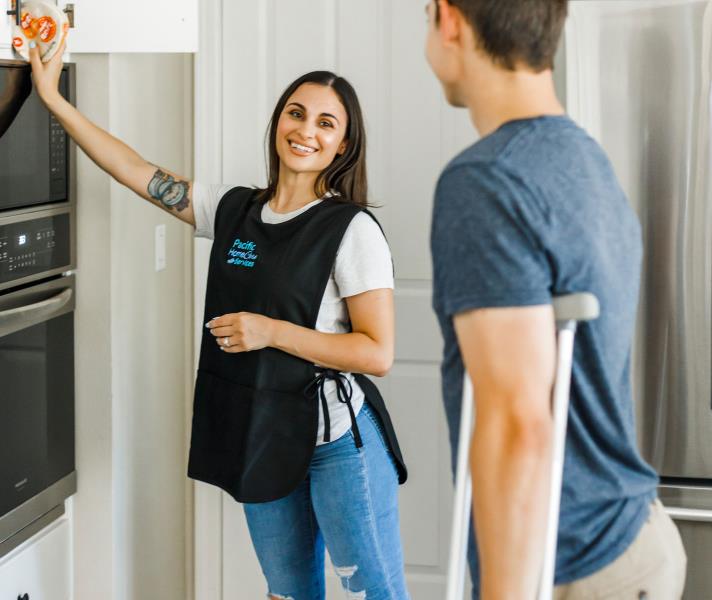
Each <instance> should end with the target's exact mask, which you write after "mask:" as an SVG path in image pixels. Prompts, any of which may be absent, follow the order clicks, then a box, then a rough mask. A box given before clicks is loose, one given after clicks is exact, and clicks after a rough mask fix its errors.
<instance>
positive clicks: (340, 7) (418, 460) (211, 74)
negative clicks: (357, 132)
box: [195, 0, 476, 600]
mask: <svg viewBox="0 0 712 600" xmlns="http://www.w3.org/2000/svg"><path fill="white" fill-rule="evenodd" d="M202 11H203V18H204V21H203V25H202V27H203V29H202V30H201V31H203V32H205V31H206V30H208V31H210V38H211V39H209V40H206V39H205V36H203V37H201V50H200V53H199V54H198V56H197V72H196V83H197V85H198V86H199V87H198V89H197V92H196V141H197V147H196V176H197V177H198V178H203V179H205V178H206V177H207V178H215V177H219V179H220V180H221V181H223V182H227V183H235V184H242V185H250V184H260V185H262V184H264V181H265V164H264V163H265V153H264V145H263V143H264V135H265V131H266V128H267V121H268V119H269V117H270V115H271V112H272V109H273V107H274V104H275V102H276V100H277V98H278V96H279V94H280V93H281V91H282V90H283V89H284V88H285V87H286V86H287V85H288V84H289V83H290V82H291V81H292V80H294V79H296V78H297V77H298V76H300V75H302V74H303V73H305V72H307V71H312V70H317V69H330V70H336V72H337V73H339V74H340V75H343V76H344V77H346V78H347V79H349V80H350V81H351V83H352V84H353V85H354V87H355V88H356V91H357V92H358V94H359V97H360V100H361V104H362V108H363V110H364V114H365V119H366V124H367V133H368V161H369V177H370V184H371V201H372V202H373V203H375V204H377V205H381V206H382V208H379V209H377V210H376V211H375V212H376V215H377V217H378V218H379V219H380V220H381V222H382V223H383V225H384V227H385V229H386V233H387V235H388V238H389V241H390V244H391V248H392V251H393V256H394V261H395V267H396V278H397V283H396V312H397V349H396V364H395V366H394V368H393V370H392V372H391V374H390V375H389V376H388V377H387V378H385V379H383V380H381V381H379V382H378V383H379V385H380V387H381V389H382V390H383V392H384V395H385V398H386V402H387V403H388V404H389V406H390V410H391V413H392V416H393V418H394V421H395V425H396V428H397V431H398V433H399V437H400V440H401V445H402V447H403V451H404V453H405V457H406V461H407V462H408V466H409V469H410V479H409V481H408V483H407V484H406V485H405V486H404V487H402V488H401V528H402V532H403V540H404V548H405V559H406V569H407V573H408V581H409V588H410V591H411V594H412V596H413V598H414V600H432V599H433V598H441V597H444V594H445V591H444V590H445V587H444V581H445V573H446V566H447V550H448V546H447V542H448V536H449V527H450V504H451V497H452V492H451V487H452V486H451V477H450V468H449V464H450V460H449V448H448V441H447V429H446V426H445V418H444V413H443V409H442V404H441V399H440V376H439V367H438V363H439V360H440V353H441V347H442V344H441V340H440V335H439V331H438V328H437V324H436V321H435V318H434V316H433V314H432V311H431V308H430V301H431V300H430V297H431V293H430V290H431V267H430V255H429V224H430V213H431V210H432V196H433V191H434V186H435V182H436V180H437V176H438V173H439V172H440V170H441V169H442V168H443V166H444V165H445V164H446V162H447V161H448V160H449V159H450V158H451V157H452V156H454V155H455V154H456V153H457V152H458V151H459V150H460V149H462V148H464V147H465V146H466V145H469V144H471V143H472V142H474V141H475V139H476V134H475V132H474V130H473V128H472V126H471V124H470V122H469V118H468V115H467V114H466V113H464V112H463V111H455V110H454V109H451V108H450V107H448V106H447V105H446V103H445V101H444V99H443V96H442V93H441V91H440V87H439V84H438V83H437V81H436V80H435V78H434V77H433V75H432V74H431V73H430V70H429V68H428V66H427V64H426V62H425V59H424V50H423V48H424V41H425V33H426V18H425V14H424V11H423V3H422V2H413V1H412V0H359V1H358V2H354V1H353V0H314V1H313V2H308V3H296V2H294V1H293V0H259V1H257V0H230V1H229V2H228V1H227V0H222V1H221V0H209V1H207V2H206V3H205V5H204V6H203V8H202ZM216 27H219V30H216ZM216 36H217V37H216ZM216 65H221V67H222V68H221V69H219V68H217V66H216ZM216 111H217V112H216ZM203 127H205V128H208V127H212V130H211V132H212V134H211V135H207V134H206V133H205V132H204V131H201V128H203ZM206 131H207V129H206ZM216 161H220V164H219V165H216V164H215V163H216ZM207 251H208V247H207V246H206V245H203V244H202V243H201V244H200V245H199V246H198V247H197V252H196V278H195V279H196V282H198V286H200V282H202V281H204V279H205V272H206V269H207ZM202 293H203V291H202V289H198V290H197V291H196V295H197V296H196V297H198V298H199V297H201V296H202ZM196 305H197V306H196V331H200V329H199V327H200V324H201V322H202V309H201V306H200V301H199V302H197V303H196ZM217 562H219V564H220V566H219V567H216V563H217ZM328 582H329V583H328V586H329V597H330V598H338V597H341V593H340V591H339V585H338V583H337V580H336V579H335V578H333V577H329V578H328ZM264 592H265V584H264V580H263V578H262V575H261V572H260V570H259V566H258V564H257V561H256V559H255V557H254V552H253V551H252V548H251V543H250V540H249V536H248V533H247V529H246V526H245V523H244V518H243V514H242V509H241V507H240V506H239V505H237V504H236V503H235V502H234V501H233V500H232V499H231V498H230V497H229V496H227V495H223V494H221V493H220V492H218V491H216V490H215V489H214V488H210V487H209V486H202V485H199V486H197V488H196V600H214V598H216V597H221V598H223V599H225V600H228V599H237V598H240V599H241V598H257V597H261V596H262V595H263V594H264Z"/></svg>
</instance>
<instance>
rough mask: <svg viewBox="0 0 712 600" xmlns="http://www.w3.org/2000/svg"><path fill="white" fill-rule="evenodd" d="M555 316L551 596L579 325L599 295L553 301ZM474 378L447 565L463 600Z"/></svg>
mask: <svg viewBox="0 0 712 600" xmlns="http://www.w3.org/2000/svg"><path fill="white" fill-rule="evenodd" d="M553 305H554V315H555V318H556V338H557V352H556V354H557V358H556V379H555V381H554V392H553V397H552V414H553V418H554V440H553V448H552V465H551V485H550V490H549V504H548V509H547V526H546V538H545V539H546V542H545V549H544V564H543V566H542V571H541V575H540V579H539V590H538V594H537V599H538V600H551V599H552V597H553V593H554V565H555V562H556V538H557V532H558V529H559V504H560V500H561V479H562V476H563V471H564V445H565V443H566V424H567V420H568V412H569V388H570V385H571V366H572V361H573V351H574V336H575V334H576V324H577V323H578V322H579V321H591V320H593V319H596V318H597V317H598V313H599V306H598V300H597V299H596V297H595V296H594V295H593V294H588V293H583V294H571V295H568V296H560V297H558V298H555V299H554V301H553ZM473 413H474V402H473V394H472V383H471V381H470V378H469V377H468V376H467V372H465V377H464V381H463V386H462V412H461V416H460V438H459V444H458V448H457V465H456V471H455V482H456V484H455V501H454V510H453V518H452V536H451V538H450V563H449V565H448V579H447V596H446V598H447V600H463V596H464V593H465V571H466V569H467V540H468V535H469V530H470V515H471V512H472V478H471V476H470V469H469V465H468V460H469V449H470V440H471V437H472V427H473V424H474V415H473Z"/></svg>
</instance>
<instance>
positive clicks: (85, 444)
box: [72, 55, 192, 600]
mask: <svg viewBox="0 0 712 600" xmlns="http://www.w3.org/2000/svg"><path fill="white" fill-rule="evenodd" d="M75 58H76V62H77V97H78V106H79V108H80V110H82V111H83V112H84V113H85V114H86V115H87V116H88V117H89V118H90V119H92V120H94V121H95V122H96V123H97V124H98V125H100V126H102V127H104V128H107V129H108V130H110V131H111V132H112V133H113V134H114V135H116V136H117V137H119V138H120V139H122V140H124V141H125V142H126V143H128V144H129V145H130V146H132V147H134V148H135V149H136V150H137V151H138V152H139V153H141V154H142V155H143V156H144V157H145V158H146V159H147V160H150V161H152V162H155V163H156V164H158V165H161V166H164V167H166V168H168V169H171V170H175V171H177V172H179V173H185V175H186V176H190V175H191V167H192V165H191V156H192V139H191V131H192V58H191V57H189V56H184V55H81V56H79V55H76V56H75ZM78 155H79V159H78V174H77V179H78V182H79V190H78V233H79V238H78V277H77V279H78V292H77V302H78V306H77V313H76V329H77V331H76V335H77V337H76V347H77V355H76V372H77V470H78V473H79V492H78V493H77V495H76V496H75V497H74V499H73V506H72V513H73V519H74V556H75V560H74V577H75V600H89V599H91V600H93V599H95V598H106V599H116V600H144V599H145V600H149V599H150V600H157V599H165V600H169V599H170V600H176V599H179V598H187V597H188V593H187V591H186V590H188V589H189V588H190V587H191V585H190V572H191V569H190V564H191V563H192V558H191V557H190V556H189V554H190V553H189V552H188V549H189V548H190V544H191V540H190V537H191V528H190V526H189V525H188V524H187V516H186V515H187V514H188V512H189V510H190V498H191V487H190V484H189V483H188V481H187V479H186V476H185V469H186V455H187V426H186V423H187V417H188V407H189V400H190V391H191V389H192V366H191V364H192V363H191V354H192V351H191V339H192V336H191V331H190V321H191V317H190V314H191V309H192V302H191V289H192V278H191V272H190V265H191V246H192V243H191V239H192V238H191V232H190V230H189V229H188V228H187V227H186V226H185V225H183V224H181V223H179V222H178V221H177V220H176V219H173V218H172V217H170V215H168V214H166V213H163V212H162V211H160V210H159V209H156V208H155V207H152V206H150V205H149V204H148V203H146V202H144V201H143V200H141V199H139V198H138V197H136V196H135V195H134V194H133V193H131V192H130V191H128V190H126V189H125V188H122V187H121V186H119V185H118V184H116V183H115V182H111V181H110V179H109V177H108V176H107V175H105V174H104V173H103V172H101V171H100V170H99V169H98V168H97V167H96V166H95V165H94V164H93V163H91V161H89V159H88V158H87V157H86V156H85V155H83V154H82V153H81V152H80V153H78ZM160 223H165V225H166V227H167V259H168V262H167V268H166V270H165V271H162V272H159V273H156V272H154V270H153V260H154V258H153V255H154V227H155V225H157V224H160Z"/></svg>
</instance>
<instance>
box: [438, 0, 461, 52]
mask: <svg viewBox="0 0 712 600" xmlns="http://www.w3.org/2000/svg"><path fill="white" fill-rule="evenodd" d="M435 1H436V2H437V3H438V7H439V8H440V23H439V25H438V29H440V35H441V36H442V40H443V43H444V44H446V45H447V44H450V43H453V42H454V43H458V42H459V40H460V37H461V31H460V30H461V27H462V18H463V17H462V13H460V11H459V10H458V9H457V8H456V7H454V6H453V5H452V4H450V3H449V2H448V0H435Z"/></svg>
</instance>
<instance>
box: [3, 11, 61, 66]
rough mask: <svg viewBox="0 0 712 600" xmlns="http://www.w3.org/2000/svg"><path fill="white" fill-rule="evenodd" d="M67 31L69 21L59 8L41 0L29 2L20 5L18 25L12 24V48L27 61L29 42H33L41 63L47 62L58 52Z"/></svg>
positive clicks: (28, 57) (28, 58)
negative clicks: (38, 52)
mask: <svg viewBox="0 0 712 600" xmlns="http://www.w3.org/2000/svg"><path fill="white" fill-rule="evenodd" d="M68 30H69V19H68V18H67V15H66V14H65V13H64V12H63V11H62V10H61V9H60V8H59V7H57V6H56V5H54V4H50V3H49V2H42V0H29V1H27V2H23V3H22V12H21V15H20V25H19V26H18V25H16V24H14V23H13V26H12V47H13V48H14V49H15V52H17V54H19V55H20V56H21V57H22V58H24V59H25V60H28V61H29V60H30V42H35V43H36V44H37V47H38V48H39V49H40V57H41V59H42V62H47V61H48V60H50V59H51V58H52V57H53V56H54V55H55V54H56V53H57V50H59V46H60V44H61V42H62V38H63V37H64V36H65V35H66V34H67V31H68Z"/></svg>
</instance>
